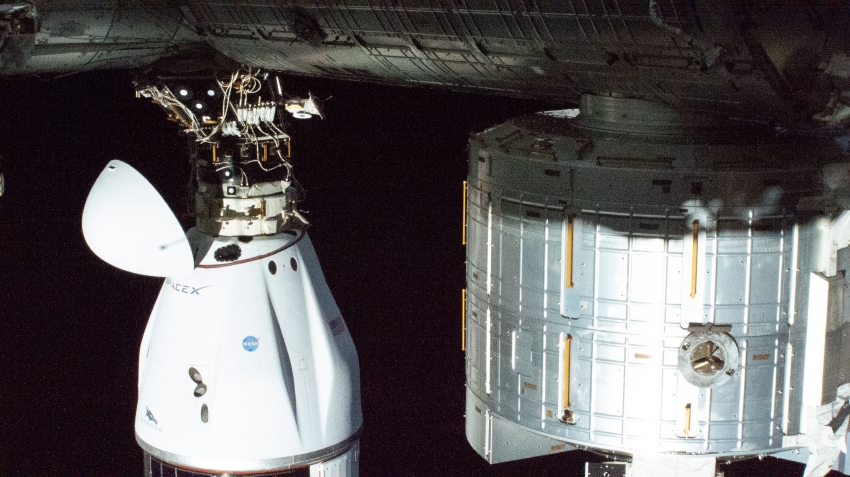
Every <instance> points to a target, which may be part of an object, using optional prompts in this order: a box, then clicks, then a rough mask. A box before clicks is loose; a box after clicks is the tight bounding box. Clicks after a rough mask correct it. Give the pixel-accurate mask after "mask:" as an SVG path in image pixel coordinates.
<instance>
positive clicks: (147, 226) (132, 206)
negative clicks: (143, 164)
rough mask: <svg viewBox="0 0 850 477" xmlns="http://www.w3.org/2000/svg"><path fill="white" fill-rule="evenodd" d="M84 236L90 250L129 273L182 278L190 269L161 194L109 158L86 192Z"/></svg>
mask: <svg viewBox="0 0 850 477" xmlns="http://www.w3.org/2000/svg"><path fill="white" fill-rule="evenodd" d="M82 226H83V236H84V237H85V240H86V243H87V244H88V246H89V248H90V249H91V250H92V252H94V253H95V255H97V256H98V257H100V258H101V259H102V260H103V261H105V262H106V263H108V264H110V265H113V266H115V267H118V268H120V269H122V270H127V271H128V272H132V273H137V274H139V275H151V276H157V277H166V276H169V277H181V276H186V275H188V274H190V273H191V272H192V270H193V269H194V258H193V255H192V249H191V247H190V246H189V241H188V240H187V238H186V234H185V233H184V232H183V228H182V227H181V226H180V223H179V222H178V221H177V218H176V217H175V216H174V214H173V213H172V212H171V209H169V208H168V205H167V204H166V203H165V200H163V198H162V196H160V195H159V193H158V192H157V191H156V190H155V189H154V188H153V186H152V185H151V184H150V183H149V182H148V181H147V180H146V179H145V178H144V177H143V176H142V175H141V174H140V173H139V172H138V171H136V170H135V169H133V168H132V167H131V166H130V165H128V164H126V163H124V162H122V161H118V160H113V161H110V162H109V164H107V166H106V168H105V169H104V170H103V172H101V173H100V176H99V177H98V178H97V181H95V183H94V186H92V188H91V191H90V192H89V196H88V199H86V205H85V208H84V209H83V220H82Z"/></svg>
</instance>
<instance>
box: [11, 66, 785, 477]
mask: <svg viewBox="0 0 850 477" xmlns="http://www.w3.org/2000/svg"><path fill="white" fill-rule="evenodd" d="M285 89H287V90H288V92H290V93H292V94H301V95H304V94H305V93H306V92H307V91H308V90H310V91H312V92H313V94H315V95H316V96H318V97H320V98H326V97H328V96H333V98H332V99H330V100H329V101H327V102H326V103H325V111H326V115H327V119H326V120H324V121H321V120H318V119H314V120H310V121H306V122H300V121H299V122H295V123H294V124H293V125H292V127H290V129H289V131H288V132H289V133H290V135H291V136H292V137H293V158H294V164H295V174H296V176H297V178H298V179H299V181H300V182H301V184H302V185H303V186H304V187H305V188H306V189H307V200H306V201H305V202H303V203H302V204H301V206H302V208H303V209H304V210H306V211H307V212H308V214H307V218H308V219H309V220H310V222H311V223H312V226H311V228H310V229H309V233H310V234H311V237H312V241H313V244H314V245H315V248H316V251H317V253H318V255H319V259H320V261H321V263H322V267H323V270H324V273H325V277H326V278H327V281H328V284H329V285H330V288H331V291H332V292H333V294H334V296H335V298H336V301H337V303H338V305H339V307H340V309H341V310H342V312H343V315H344V317H345V320H346V323H347V324H348V327H349V329H350V331H351V333H352V336H353V338H354V343H355V345H356V347H357V350H358V353H359V356H360V363H361V385H362V402H363V414H364V419H365V424H364V434H363V436H362V440H361V455H362V463H361V475H362V476H364V477H372V476H384V475H395V476H431V475H433V476H443V475H446V476H454V475H458V476H478V475H497V476H526V475H527V476H531V475H534V476H544V475H549V476H555V475H565V476H573V475H582V470H581V469H583V463H584V460H585V459H586V458H587V454H584V453H575V454H572V455H570V454H562V455H557V456H551V457H548V458H544V459H532V460H526V461H521V462H516V463H509V464H502V465H497V466H488V465H487V464H486V463H485V462H484V460H483V459H482V458H480V457H479V456H478V455H477V454H476V453H475V452H474V451H473V450H472V449H471V447H470V446H469V445H468V444H467V443H466V438H465V436H464V420H463V413H464V355H463V352H462V351H461V349H460V325H461V321H460V307H461V302H460V300H461V289H462V288H463V287H464V253H465V251H464V247H463V246H462V245H461V223H462V220H461V190H462V189H461V184H462V181H463V180H464V178H465V176H466V170H467V167H466V153H465V146H466V143H467V140H468V137H469V133H470V132H473V131H481V130H483V129H485V128H487V127H490V126H493V125H495V124H498V123H500V122H502V121H504V120H507V119H508V118H510V117H513V116H516V115H518V114H521V113H524V112H532V111H536V110H540V109H546V108H553V107H555V106H557V105H552V104H545V103H540V102H533V101H527V100H517V99H506V98H501V97H495V96H483V95H464V94H458V93H450V92H442V91H431V90H427V89H404V88H385V87H377V86H370V85H363V84H349V83H335V82H328V81H321V80H311V79H304V78H287V81H286V86H285ZM0 108H2V109H0V154H2V155H3V156H4V157H5V163H6V171H5V172H6V187H7V192H6V195H4V196H3V197H0V475H2V476H7V475H8V476H17V475H21V476H59V475H63V476H64V475H72V476H77V475H93V476H140V475H141V474H142V452H141V450H140V449H139V448H138V447H137V445H136V443H135V440H134V438H133V419H134V412H135V405H136V380H137V369H138V368H137V365H138V349H139V344H140V342H141V336H142V332H143V330H144V326H145V323H146V321H147V318H148V314H149V312H150V309H151V307H152V306H153V303H154V301H155V299H156V295H157V294H158V292H159V288H160V286H161V284H162V279H156V278H149V277H139V276H135V275H132V274H129V273H126V272H123V271H120V270H117V269H115V268H113V267H111V266H109V265H107V264H105V263H103V262H101V261H100V260H99V259H97V258H96V257H95V256H94V255H93V254H92V253H91V252H90V251H89V250H88V248H87V247H86V245H85V242H84V241H83V238H82V233H81V229H80V216H81V213H82V209H83V204H84V203H85V199H86V195H87V193H88V190H89V187H90V186H91V184H92V183H93V182H94V180H95V178H96V177H97V175H98V174H99V173H100V171H101V169H102V168H103V167H104V166H105V164H106V163H107V162H108V161H109V160H111V159H121V160H123V161H126V162H128V163H130V164H131V165H133V166H134V167H136V168H137V169H138V170H139V171H140V172H142V174H144V175H145V176H146V177H148V179H149V180H150V181H151V182H152V183H153V184H154V186H156V188H157V189H158V190H159V191H160V192H161V193H162V194H163V196H164V197H165V198H166V200H167V202H169V204H170V205H171V206H172V208H173V209H174V210H175V212H176V213H177V214H178V216H179V217H180V218H181V221H182V222H183V224H184V226H185V227H187V228H188V227H189V226H191V225H192V221H191V219H190V218H189V217H188V216H187V214H186V194H187V190H188V189H187V182H188V180H189V166H188V156H187V150H186V141H185V138H184V136H183V135H182V134H181V133H180V132H179V128H178V127H177V126H176V125H174V124H172V123H169V122H168V121H167V120H166V118H165V114H164V112H163V111H162V110H161V109H160V108H159V107H158V106H156V105H153V104H151V103H150V102H148V101H147V100H144V99H135V98H134V95H133V90H132V85H131V77H130V76H129V74H127V73H123V72H105V73H103V72H102V73H88V74H79V75H74V76H70V77H65V78H60V79H54V80H49V81H47V80H43V79H38V78H27V79H20V80H4V81H3V82H2V83H0ZM740 468H741V469H744V470H743V471H741V472H744V473H738V474H735V473H730V472H727V476H732V475H769V474H770V472H774V471H775V469H776V467H775V466H774V467H772V468H771V469H772V470H764V469H762V468H761V467H759V469H761V470H759V471H755V470H747V469H755V468H756V467H755V466H745V467H740ZM783 468H786V469H788V468H787V466H786V467H783ZM81 469H85V470H81ZM730 470H733V471H734V469H730ZM793 470H794V471H795V472H796V473H797V475H799V472H800V470H801V469H800V468H795V469H793ZM772 475H777V474H775V473H773V474H772Z"/></svg>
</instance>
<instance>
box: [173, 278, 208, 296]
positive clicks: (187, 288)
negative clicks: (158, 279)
mask: <svg viewBox="0 0 850 477" xmlns="http://www.w3.org/2000/svg"><path fill="white" fill-rule="evenodd" d="M165 286H167V287H169V288H171V289H172V290H174V291H176V292H178V293H186V294H187V295H200V291H201V290H203V289H204V288H209V287H211V286H212V285H207V286H205V287H200V288H195V287H193V286H191V285H182V284H180V283H177V282H175V281H174V280H172V279H170V278H166V279H165Z"/></svg>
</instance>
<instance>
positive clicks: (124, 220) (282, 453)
mask: <svg viewBox="0 0 850 477" xmlns="http://www.w3.org/2000/svg"><path fill="white" fill-rule="evenodd" d="M140 215H142V216H146V219H145V220H140ZM152 224H153V226H151V225H152ZM83 234H84V236H85V238H86V241H87V243H88V244H89V246H90V247H91V248H92V250H93V251H94V252H95V253H96V254H97V255H98V256H100V257H101V258H103V259H104V260H105V261H107V262H108V263H110V264H112V265H114V266H116V267H118V268H122V269H124V270H128V271H131V272H135V273H141V274H146V275H154V276H166V275H167V278H166V279H165V283H164V284H163V287H162V290H161V292H160V295H159V298H158V299H157V302H156V305H155V306H154V309H153V312H152V313H151V318H150V321H149V322H148V325H147V328H146V330H145V334H144V337H143V339H142V346H141V350H140V354H139V400H138V405H137V409H136V439H137V441H138V443H139V445H140V446H141V447H142V448H143V449H144V450H145V452H146V453H148V454H149V455H150V456H152V457H154V458H155V460H154V461H149V462H148V464H150V462H155V463H156V464H157V465H160V464H159V462H156V460H158V461H162V462H164V463H166V465H172V466H175V467H179V468H186V469H192V470H196V471H205V472H209V473H212V474H220V473H227V472H238V473H264V472H269V471H277V470H287V469H294V468H302V467H306V466H310V468H311V474H312V475H320V473H321V475H329V474H328V472H333V473H334V474H336V475H344V476H356V475H357V474H358V462H357V461H358V452H359V450H358V449H359V446H358V438H359V434H360V428H361V425H362V422H363V419H362V414H361V410H360V381H359V374H360V372H359V365H358V360H357V353H356V351H355V349H354V344H353V342H352V339H351V336H350V334H349V333H348V330H347V328H346V326H345V322H344V321H343V319H342V316H341V314H340V311H339V308H337V306H336V303H335V302H334V299H333V296H332V295H331V292H330V290H329V289H328V286H327V284H326V282H325V279H324V276H323V274H322V271H321V267H320V265H319V261H318V258H317V257H316V253H315V251H314V249H313V246H312V244H311V243H310V239H309V237H308V236H307V235H306V234H305V233H304V232H303V231H301V230H292V231H287V232H285V233H281V234H277V235H273V236H258V237H254V238H253V239H247V238H245V239H242V240H241V241H240V240H239V239H237V238H235V237H211V236H209V235H206V234H203V233H200V232H198V231H196V230H194V229H193V230H191V231H190V232H189V233H188V234H187V235H184V234H183V232H182V229H180V225H179V223H178V222H177V220H176V218H174V216H173V214H171V212H170V210H168V207H167V206H166V205H165V203H164V201H163V200H162V198H161V197H160V196H159V194H158V193H156V191H155V190H154V189H153V188H152V186H150V184H149V183H148V182H147V181H146V180H145V179H144V178H143V177H142V176H141V175H140V174H139V173H138V172H136V171H135V170H134V169H132V168H131V167H130V166H129V165H127V164H125V163H122V162H120V161H112V162H110V164H109V165H108V166H107V168H106V169H105V170H104V172H103V173H102V174H101V176H100V177H99V178H98V180H97V182H96V183H95V185H94V187H93V188H92V191H91V193H90V195H89V199H88V201H87V203H86V209H85V211H84V214H83ZM140 237H143V239H142V238H140ZM134 247H136V248H135V250H134ZM322 471H324V472H322Z"/></svg>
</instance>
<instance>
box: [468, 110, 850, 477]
mask: <svg viewBox="0 0 850 477" xmlns="http://www.w3.org/2000/svg"><path fill="white" fill-rule="evenodd" d="M561 116H563V115H561ZM847 161H848V158H847V156H846V155H845V154H844V153H843V152H842V151H841V150H840V149H839V148H838V147H836V146H834V145H833V144H832V142H831V141H829V140H828V139H824V138H814V137H802V136H794V135H791V134H790V133H785V134H777V133H776V132H775V131H774V130H773V129H767V128H765V127H763V126H762V125H758V124H745V123H734V122H730V121H720V120H718V119H717V118H713V117H708V116H705V115H699V114H695V113H683V112H681V111H678V112H677V111H674V110H670V109H667V108H664V107H660V106H657V105H653V104H650V103H647V102H644V101H640V100H630V99H622V98H611V97H584V98H583V100H582V104H581V114H579V115H578V117H576V118H574V119H569V118H566V117H554V116H553V115H546V114H538V115H533V116H529V117H523V118H519V119H516V120H513V121H511V122H508V123H505V124H502V125H499V126H496V127H494V128H492V129H489V130H487V131H485V132H483V133H480V134H478V135H476V136H475V137H473V138H472V139H471V141H470V156H469V167H470V170H469V178H468V185H467V190H466V197H467V204H466V210H467V215H466V227H467V230H466V236H467V242H468V245H467V284H468V289H467V292H466V297H467V301H466V303H465V305H464V306H465V317H466V322H465V327H466V328H465V332H466V335H465V336H466V342H465V347H466V363H467V367H466V372H467V386H468V392H467V412H466V419H467V436H468V438H469V441H470V443H471V444H472V446H473V447H474V448H475V449H476V451H477V452H478V453H479V454H481V455H482V456H483V457H484V458H485V459H487V460H488V461H490V462H493V463H495V462H503V461H507V460H514V459H520V458H525V457H532V456H536V455H545V454H549V453H552V452H560V451H564V450H569V449H571V448H574V447H580V448H588V449H591V450H594V449H595V450H597V451H600V452H603V453H605V454H607V455H616V454H641V455H644V454H647V453H649V454H653V453H656V454H657V453H689V454H690V453H694V454H696V453H699V454H706V455H712V456H727V457H729V458H735V457H737V456H746V455H753V454H764V453H771V452H778V451H781V450H783V449H785V448H790V447H800V446H801V445H800V444H799V442H802V441H799V442H798V440H794V439H792V437H794V436H799V435H802V434H805V433H806V424H805V417H804V416H803V414H804V410H805V409H806V408H807V407H808V406H818V405H821V404H823V403H828V402H830V401H832V400H833V399H834V398H836V388H837V387H838V386H839V385H840V384H842V383H843V382H846V381H847V380H848V379H850V369H844V368H848V365H850V360H848V359H846V356H845V359H844V360H843V361H848V365H845V364H843V362H842V363H841V364H840V366H839V364H834V362H835V360H834V359H833V360H830V359H828V357H829V355H830V350H832V351H834V352H841V351H844V350H847V349H850V343H848V342H847V340H846V339H843V338H842V335H841V331H842V330H844V328H843V326H844V323H848V322H850V318H848V317H847V313H846V312H845V311H844V308H843V306H842V304H841V303H842V302H841V301H840V300H839V299H838V298H840V296H839V295H841V296H843V293H844V273H842V272H841V271H842V270H844V269H846V267H847V265H848V263H846V262H847V260H846V257H844V255H843V254H844V253H846V252H847V251H848V250H847V249H846V248H845V247H847V245H848V239H850V236H848V233H847V227H846V225H844V221H845V220H846V219H844V218H843V217H845V216H843V215H840V214H841V213H842V212H843V210H844V205H843V204H844V202H845V201H846V199H845V198H844V196H845V195H846V194H845V190H846V183H847V182H848V179H847V178H848V177H850V176H848V174H847V170H848V165H847ZM830 181H832V182H830ZM842 249H844V250H843V252H842ZM821 282H824V283H826V284H827V285H825V286H824V287H820V286H819V285H818V284H819V283H821ZM819 290H826V291H825V292H822V291H819ZM818 293H820V295H818ZM813 294H814V295H813ZM827 295H828V296H827ZM812 297H815V298H812ZM836 297H838V298H836ZM813 300H814V301H816V302H817V304H822V306H820V307H817V306H815V307H814V308H813V306H812V303H810V302H811V301H813ZM817 323H821V326H820V328H817ZM807 328H808V329H809V330H812V329H816V328H817V329H820V332H819V334H818V333H815V335H812V333H809V334H808V336H807V332H806V330H807ZM836 330H837V331H836ZM845 331H846V330H845ZM836 333H837V334H836ZM813 336H814V337H813ZM824 349H826V351H824ZM807 354H808V358H807V357H806V355H807ZM805 366H811V369H812V372H811V373H809V371H808V369H809V368H806V370H805V371H804V367H805ZM832 368H835V369H832ZM839 368H841V369H839ZM809 374H812V376H814V375H817V376H818V378H819V379H817V380H812V379H810V376H808V375H809ZM806 393H809V395H811V396H814V397H812V398H810V399H808V400H807V398H806V397H805V396H806ZM627 458H628V457H627ZM642 459H643V458H642ZM643 460H646V459H643ZM643 460H641V461H643ZM650 460H651V459H650ZM711 468H712V472H713V460H712V465H711ZM689 475H690V474H689ZM711 475H714V474H713V473H712V474H711Z"/></svg>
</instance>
